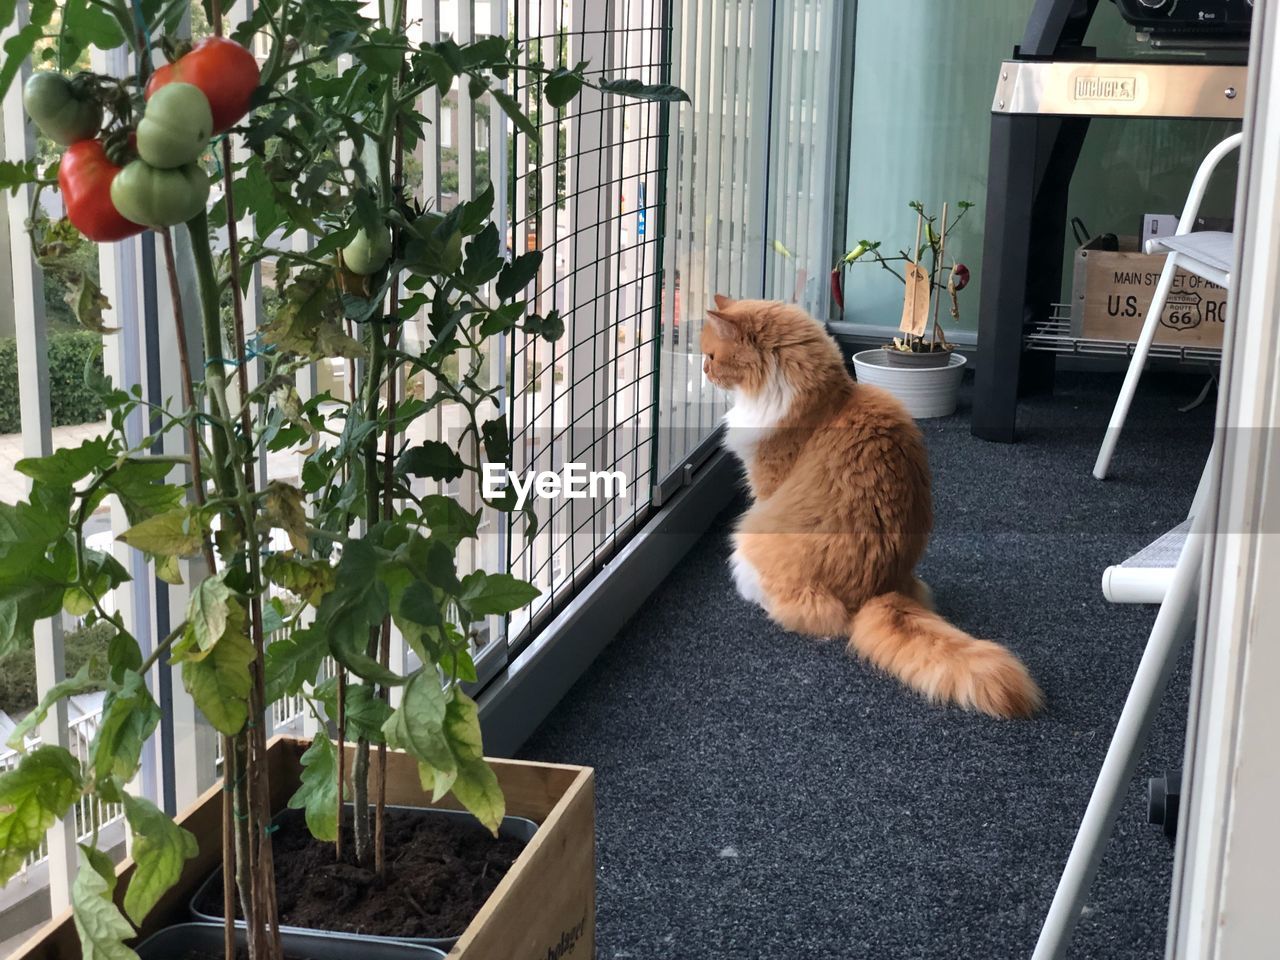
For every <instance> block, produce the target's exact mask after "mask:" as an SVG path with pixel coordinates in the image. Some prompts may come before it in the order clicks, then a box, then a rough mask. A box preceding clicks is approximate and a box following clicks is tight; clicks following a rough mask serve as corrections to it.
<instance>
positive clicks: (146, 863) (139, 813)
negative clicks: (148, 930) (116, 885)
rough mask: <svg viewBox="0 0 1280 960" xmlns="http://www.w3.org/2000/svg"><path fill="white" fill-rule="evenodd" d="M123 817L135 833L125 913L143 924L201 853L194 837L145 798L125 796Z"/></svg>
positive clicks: (125, 894)
mask: <svg viewBox="0 0 1280 960" xmlns="http://www.w3.org/2000/svg"><path fill="white" fill-rule="evenodd" d="M123 799H124V815H125V819H126V820H128V822H129V829H130V830H132V831H133V851H132V856H133V862H134V870H133V877H132V878H131V879H130V880H129V888H128V889H127V890H126V891H125V893H124V910H125V913H127V914H128V915H129V919H130V920H132V921H133V922H134V923H137V924H141V923H142V921H143V920H145V919H146V918H147V914H149V913H150V912H151V908H152V907H154V906H155V905H156V903H157V902H158V901H159V900H160V898H161V897H162V896H163V895H164V894H165V893H166V892H167V891H168V890H170V889H171V888H172V887H173V885H174V884H175V883H177V882H178V878H179V877H181V876H182V866H183V864H184V863H186V861H188V860H190V859H191V858H192V857H194V856H195V855H196V854H197V853H199V852H200V845H199V844H198V843H197V842H196V838H195V835H194V834H192V833H190V832H189V831H187V830H184V829H183V828H182V827H180V826H178V825H177V824H176V823H174V822H173V821H172V820H170V819H169V817H168V815H167V814H165V812H164V811H163V810H161V809H160V808H159V807H157V806H156V805H155V804H153V803H152V802H151V801H150V800H147V799H145V798H143V797H135V796H133V795H132V794H129V793H126V794H124V797H123Z"/></svg>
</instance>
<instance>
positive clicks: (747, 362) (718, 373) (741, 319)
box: [702, 293, 767, 393]
mask: <svg viewBox="0 0 1280 960" xmlns="http://www.w3.org/2000/svg"><path fill="white" fill-rule="evenodd" d="M753 303H754V302H753V301H749V300H730V299H729V298H728V297H724V296H721V295H720V294H718V293H717V294H716V309H714V310H709V311H707V319H706V322H705V323H704V324H703V325H702V372H703V373H705V374H706V375H707V379H708V380H710V381H711V382H712V383H713V384H715V385H716V386H717V387H720V388H722V389H724V390H739V391H743V392H745V393H754V392H756V391H757V390H759V389H760V385H761V384H762V383H763V382H764V376H765V372H766V369H767V360H766V358H765V355H764V351H763V349H762V347H761V345H760V343H759V342H758V339H757V337H756V335H755V332H756V328H757V324H758V318H757V316H756V312H757V311H756V310H754V309H753Z"/></svg>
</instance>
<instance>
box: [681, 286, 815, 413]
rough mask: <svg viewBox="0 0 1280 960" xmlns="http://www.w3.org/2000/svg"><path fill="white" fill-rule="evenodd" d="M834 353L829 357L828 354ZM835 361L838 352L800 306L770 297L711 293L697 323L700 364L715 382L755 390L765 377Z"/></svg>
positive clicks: (748, 391) (740, 390) (737, 389)
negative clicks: (699, 327) (700, 324)
mask: <svg viewBox="0 0 1280 960" xmlns="http://www.w3.org/2000/svg"><path fill="white" fill-rule="evenodd" d="M833 357H834V361H833V359H832V358H833ZM832 362H834V363H835V365H836V366H837V367H838V366H839V363H840V360H839V352H838V351H836V349H835V344H834V342H833V341H832V340H831V338H830V337H828V336H827V334H826V331H825V330H824V329H823V327H822V325H821V324H820V323H818V322H817V321H816V320H814V319H813V318H812V317H810V316H809V315H808V314H807V313H805V312H804V310H803V309H801V308H800V307H797V306H795V305H793V304H786V303H779V302H777V301H774V300H730V299H729V298H728V297H725V296H721V295H720V294H716V306H715V309H714V310H708V311H707V321H706V323H705V324H704V325H703V327H702V370H703V372H704V373H705V374H706V375H707V379H708V380H710V381H711V382H712V383H713V384H715V385H716V386H717V387H722V388H724V389H726V390H733V391H735V392H737V393H742V394H746V395H753V394H758V393H760V392H761V391H762V390H763V389H764V388H765V386H766V385H767V384H768V382H769V378H770V377H774V376H779V375H785V376H787V377H788V378H790V377H791V376H792V374H793V372H794V371H798V370H803V369H805V368H809V367H824V368H825V367H827V366H830V365H831V364H832Z"/></svg>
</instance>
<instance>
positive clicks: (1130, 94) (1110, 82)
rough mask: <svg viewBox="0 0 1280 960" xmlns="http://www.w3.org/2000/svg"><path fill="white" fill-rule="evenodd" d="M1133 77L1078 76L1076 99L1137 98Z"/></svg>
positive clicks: (1135, 82)
mask: <svg viewBox="0 0 1280 960" xmlns="http://www.w3.org/2000/svg"><path fill="white" fill-rule="evenodd" d="M1137 87H1138V84H1137V81H1136V80H1135V79H1134V78H1133V77H1076V86H1075V92H1074V97H1075V99H1076V100H1095V101H1110V102H1124V101H1130V100H1134V99H1136V98H1137Z"/></svg>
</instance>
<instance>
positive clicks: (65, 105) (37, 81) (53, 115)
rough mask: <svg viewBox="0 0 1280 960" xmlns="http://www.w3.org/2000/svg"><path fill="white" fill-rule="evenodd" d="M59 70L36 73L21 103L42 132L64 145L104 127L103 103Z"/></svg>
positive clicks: (30, 78) (93, 133)
mask: <svg viewBox="0 0 1280 960" xmlns="http://www.w3.org/2000/svg"><path fill="white" fill-rule="evenodd" d="M81 92H82V91H81V89H80V88H79V87H78V86H77V85H76V84H75V83H74V82H72V81H71V80H69V79H68V78H66V77H64V76H63V75H62V74H60V73H53V72H52V71H49V70H45V71H42V72H40V73H33V74H32V75H31V76H30V77H29V78H28V79H27V82H26V85H25V86H24V87H23V88H22V105H23V107H25V108H26V111H27V116H29V117H30V118H31V119H32V120H33V121H34V122H35V125H36V126H37V127H39V128H40V132H41V133H43V134H44V135H45V136H46V137H48V138H49V139H50V140H52V141H53V142H54V143H60V144H62V146H64V147H69V146H71V144H73V143H79V142H80V141H81V140H89V139H92V138H93V137H94V136H96V135H97V133H98V131H99V130H100V129H101V128H102V104H100V103H97V102H96V101H93V100H89V99H86V98H84V97H82V96H81Z"/></svg>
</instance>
